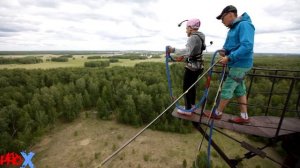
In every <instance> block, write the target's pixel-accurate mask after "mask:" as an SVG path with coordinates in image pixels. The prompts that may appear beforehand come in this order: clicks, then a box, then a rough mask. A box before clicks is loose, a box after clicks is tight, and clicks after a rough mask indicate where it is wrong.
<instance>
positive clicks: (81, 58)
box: [0, 55, 164, 69]
mask: <svg viewBox="0 0 300 168" xmlns="http://www.w3.org/2000/svg"><path fill="white" fill-rule="evenodd" d="M28 56H32V55H8V56H5V57H28ZM88 56H97V55H75V56H73V57H74V58H75V59H72V58H69V61H68V62H47V61H46V59H49V58H51V57H57V55H44V56H42V59H43V61H44V62H43V63H38V64H5V65H0V69H6V68H7V69H15V68H24V69H51V68H67V67H84V63H85V62H87V61H95V60H102V61H105V60H108V59H87V57H88ZM163 61H164V59H163V57H162V58H150V59H145V60H130V59H119V62H116V63H111V64H110V67H113V66H134V65H135V64H137V63H140V62H163Z"/></svg>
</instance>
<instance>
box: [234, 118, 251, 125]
mask: <svg viewBox="0 0 300 168" xmlns="http://www.w3.org/2000/svg"><path fill="white" fill-rule="evenodd" d="M229 122H232V123H236V124H247V123H249V122H250V119H249V118H248V119H244V118H242V117H235V118H233V119H229Z"/></svg>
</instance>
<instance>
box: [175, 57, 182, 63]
mask: <svg viewBox="0 0 300 168" xmlns="http://www.w3.org/2000/svg"><path fill="white" fill-rule="evenodd" d="M175 60H176V62H182V61H183V60H184V56H180V57H176V59H175Z"/></svg>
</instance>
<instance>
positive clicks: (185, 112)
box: [177, 109, 192, 116]
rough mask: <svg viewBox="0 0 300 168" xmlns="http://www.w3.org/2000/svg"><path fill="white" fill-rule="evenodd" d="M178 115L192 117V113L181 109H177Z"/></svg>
mask: <svg viewBox="0 0 300 168" xmlns="http://www.w3.org/2000/svg"><path fill="white" fill-rule="evenodd" d="M177 113H179V114H182V115H187V116H191V115H192V112H188V111H183V110H181V109H177Z"/></svg>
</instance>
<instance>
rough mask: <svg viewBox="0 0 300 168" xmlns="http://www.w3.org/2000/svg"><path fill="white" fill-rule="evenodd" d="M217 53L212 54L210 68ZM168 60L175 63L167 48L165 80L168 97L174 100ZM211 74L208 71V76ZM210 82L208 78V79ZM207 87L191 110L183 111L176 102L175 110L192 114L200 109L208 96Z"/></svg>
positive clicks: (210, 71)
mask: <svg viewBox="0 0 300 168" xmlns="http://www.w3.org/2000/svg"><path fill="white" fill-rule="evenodd" d="M218 52H219V50H217V51H216V52H215V53H214V56H213V58H212V61H211V67H213V66H214V65H215V64H214V58H215V55H216V54H217V53H218ZM169 60H172V61H175V60H174V58H173V57H172V56H171V55H170V53H169V52H168V51H167V48H166V58H165V65H166V74H167V80H168V87H169V94H170V97H171V98H174V97H173V90H172V80H171V75H170V67H169V62H170V61H169ZM211 74H212V70H209V71H208V76H211ZM208 80H210V78H209V79H208ZM208 90H209V89H208V87H206V89H205V91H204V93H203V96H202V98H201V99H200V100H199V102H198V103H197V104H196V105H195V107H193V108H191V109H188V110H187V109H185V108H182V107H181V106H180V105H179V103H178V102H176V108H177V109H180V110H182V111H185V112H194V111H195V110H196V109H197V108H199V107H200V105H201V104H203V103H204V101H205V99H206V98H207V96H208Z"/></svg>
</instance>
